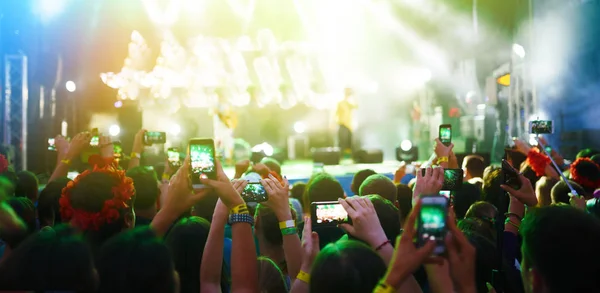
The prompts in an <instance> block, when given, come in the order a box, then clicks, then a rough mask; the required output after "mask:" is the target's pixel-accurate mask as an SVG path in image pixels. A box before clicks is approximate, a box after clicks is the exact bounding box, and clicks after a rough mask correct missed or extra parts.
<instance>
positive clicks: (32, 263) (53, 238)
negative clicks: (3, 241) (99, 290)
mask: <svg viewBox="0 0 600 293" xmlns="http://www.w3.org/2000/svg"><path fill="white" fill-rule="evenodd" d="M0 284H2V289H4V290H11V289H13V290H17V289H18V290H43V291H47V290H62V291H71V290H72V291H76V292H95V289H96V286H97V284H98V277H97V275H96V273H95V271H94V263H93V259H92V254H91V251H90V248H89V245H88V244H87V243H86V242H85V241H84V240H83V239H82V237H81V236H80V235H79V234H78V233H77V231H76V229H75V228H73V227H71V226H69V225H57V226H56V227H54V228H50V227H47V228H45V229H42V230H40V231H39V232H37V233H35V234H33V235H32V236H31V237H29V238H27V239H26V240H25V241H23V242H22V243H21V245H19V248H17V249H15V250H13V251H12V252H11V254H10V255H9V256H8V257H7V258H6V259H4V261H3V263H2V265H1V266H0Z"/></svg>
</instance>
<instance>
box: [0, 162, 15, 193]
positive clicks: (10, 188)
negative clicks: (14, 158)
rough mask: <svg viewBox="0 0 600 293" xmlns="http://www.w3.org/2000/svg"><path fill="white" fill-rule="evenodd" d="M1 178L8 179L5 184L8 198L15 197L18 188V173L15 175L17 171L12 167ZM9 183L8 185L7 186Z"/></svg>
mask: <svg viewBox="0 0 600 293" xmlns="http://www.w3.org/2000/svg"><path fill="white" fill-rule="evenodd" d="M0 177H2V178H4V179H6V181H5V182H3V185H5V186H3V187H4V188H5V189H6V195H8V196H14V195H15V188H16V186H17V181H18V179H17V173H15V170H14V169H13V168H12V167H10V166H9V167H8V169H7V170H6V171H4V172H2V173H0ZM6 183H8V184H6Z"/></svg>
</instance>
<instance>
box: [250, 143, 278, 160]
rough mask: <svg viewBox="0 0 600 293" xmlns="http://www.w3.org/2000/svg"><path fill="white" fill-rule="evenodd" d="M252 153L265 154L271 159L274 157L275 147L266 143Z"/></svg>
mask: <svg viewBox="0 0 600 293" xmlns="http://www.w3.org/2000/svg"><path fill="white" fill-rule="evenodd" d="M252 151H253V152H256V153H259V152H263V153H264V154H265V155H266V156H267V157H270V156H272V155H273V147H272V146H271V145H270V144H268V143H266V142H263V143H261V144H257V145H255V146H254V147H253V148H252Z"/></svg>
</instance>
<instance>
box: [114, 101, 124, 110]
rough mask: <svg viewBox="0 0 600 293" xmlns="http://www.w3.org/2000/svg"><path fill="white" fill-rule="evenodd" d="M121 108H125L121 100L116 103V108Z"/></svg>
mask: <svg viewBox="0 0 600 293" xmlns="http://www.w3.org/2000/svg"><path fill="white" fill-rule="evenodd" d="M121 107H123V101H120V100H119V101H116V102H115V108H121Z"/></svg>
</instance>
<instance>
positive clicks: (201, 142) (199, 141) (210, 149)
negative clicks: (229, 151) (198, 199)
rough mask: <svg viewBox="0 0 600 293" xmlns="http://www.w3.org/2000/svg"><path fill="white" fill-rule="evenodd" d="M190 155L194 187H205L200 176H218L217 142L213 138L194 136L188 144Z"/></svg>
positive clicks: (209, 177) (213, 177) (214, 177)
mask: <svg viewBox="0 0 600 293" xmlns="http://www.w3.org/2000/svg"><path fill="white" fill-rule="evenodd" d="M188 153H189V155H190V174H191V176H192V187H193V188H203V187H204V185H202V183H200V176H202V177H205V178H208V179H213V180H214V179H216V178H217V166H216V161H215V160H216V158H215V142H214V141H213V139H212V138H193V139H191V140H190V142H189V145H188Z"/></svg>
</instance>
